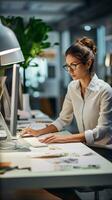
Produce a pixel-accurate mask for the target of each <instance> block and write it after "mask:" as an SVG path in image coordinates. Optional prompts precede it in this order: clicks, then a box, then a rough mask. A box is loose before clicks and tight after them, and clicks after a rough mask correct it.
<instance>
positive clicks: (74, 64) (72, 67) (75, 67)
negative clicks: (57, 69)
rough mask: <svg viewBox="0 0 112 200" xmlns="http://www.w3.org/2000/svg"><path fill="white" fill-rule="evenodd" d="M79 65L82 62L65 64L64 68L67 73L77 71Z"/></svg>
mask: <svg viewBox="0 0 112 200" xmlns="http://www.w3.org/2000/svg"><path fill="white" fill-rule="evenodd" d="M79 64H81V62H79V63H71V64H70V65H68V64H65V65H63V68H64V70H65V71H67V72H69V71H70V70H69V69H72V70H76V69H77V66H78V65H79Z"/></svg>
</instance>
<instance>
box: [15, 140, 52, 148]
mask: <svg viewBox="0 0 112 200" xmlns="http://www.w3.org/2000/svg"><path fill="white" fill-rule="evenodd" d="M18 141H19V142H20V143H21V145H23V146H25V147H35V148H37V147H46V146H48V145H47V144H45V143H42V142H40V141H39V140H38V138H36V137H26V138H25V137H24V138H22V137H20V138H18Z"/></svg>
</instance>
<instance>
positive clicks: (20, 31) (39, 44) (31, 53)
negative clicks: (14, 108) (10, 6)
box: [1, 16, 57, 93]
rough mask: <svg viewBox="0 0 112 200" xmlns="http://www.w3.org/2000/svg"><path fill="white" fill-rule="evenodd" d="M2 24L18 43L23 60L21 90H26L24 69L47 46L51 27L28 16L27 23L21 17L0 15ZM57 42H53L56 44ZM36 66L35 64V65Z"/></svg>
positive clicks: (49, 44) (48, 45)
mask: <svg viewBox="0 0 112 200" xmlns="http://www.w3.org/2000/svg"><path fill="white" fill-rule="evenodd" d="M1 21H2V23H3V24H4V25H6V26H8V27H9V28H11V29H12V30H13V31H14V32H15V34H16V37H17V39H18V41H19V43H20V46H21V49H22V52H23V55H24V58H25V61H24V63H21V67H23V69H24V70H23V73H24V74H23V77H24V79H23V92H24V93H26V92H27V88H26V85H25V81H26V77H25V69H26V68H27V67H28V66H29V65H30V61H31V60H32V58H35V57H36V56H38V55H40V54H41V53H42V52H43V50H44V49H46V48H49V47H50V46H51V43H50V42H49V41H48V33H49V32H50V31H51V30H52V28H51V27H50V26H49V25H47V24H46V23H45V22H44V21H43V20H41V19H35V18H30V19H29V21H28V22H27V23H25V22H24V20H23V18H21V17H3V16H2V17H1ZM56 44H57V43H54V45H56ZM35 66H37V65H35Z"/></svg>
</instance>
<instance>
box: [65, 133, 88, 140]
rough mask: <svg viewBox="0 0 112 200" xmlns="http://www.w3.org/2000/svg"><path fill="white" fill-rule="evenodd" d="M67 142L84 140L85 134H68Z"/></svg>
mask: <svg viewBox="0 0 112 200" xmlns="http://www.w3.org/2000/svg"><path fill="white" fill-rule="evenodd" d="M68 142H85V134H84V133H78V134H72V135H70V136H68Z"/></svg>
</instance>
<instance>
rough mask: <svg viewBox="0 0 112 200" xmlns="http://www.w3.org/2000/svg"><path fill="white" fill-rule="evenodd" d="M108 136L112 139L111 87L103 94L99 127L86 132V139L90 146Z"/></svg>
mask: <svg viewBox="0 0 112 200" xmlns="http://www.w3.org/2000/svg"><path fill="white" fill-rule="evenodd" d="M106 136H109V137H110V138H111V137H112V88H110V87H108V88H106V90H105V91H103V92H102V95H101V100H100V113H99V118H98V124H97V126H96V127H95V128H94V129H93V130H86V131H85V139H86V142H87V143H88V144H92V143H94V142H95V141H98V140H101V139H103V138H105V137H106Z"/></svg>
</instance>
